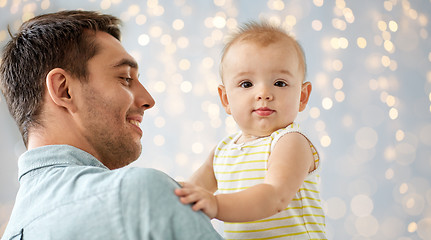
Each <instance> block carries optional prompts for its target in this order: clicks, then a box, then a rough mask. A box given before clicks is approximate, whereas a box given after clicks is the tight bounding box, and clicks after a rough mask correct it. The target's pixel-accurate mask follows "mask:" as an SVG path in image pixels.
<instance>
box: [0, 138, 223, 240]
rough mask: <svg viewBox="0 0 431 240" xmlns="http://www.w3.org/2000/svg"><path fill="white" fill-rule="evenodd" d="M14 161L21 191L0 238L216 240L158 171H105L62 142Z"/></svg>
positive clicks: (208, 225)
mask: <svg viewBox="0 0 431 240" xmlns="http://www.w3.org/2000/svg"><path fill="white" fill-rule="evenodd" d="M18 165H19V181H20V189H19V191H18V195H17V198H16V202H15V206H14V209H13V211H12V216H11V218H10V221H9V224H8V226H7V228H6V231H5V233H4V235H3V237H2V240H10V239H25V240H29V239H62V240H66V239H86V240H89V239H103V240H109V239H161V240H168V239H187V240H190V239H199V240H201V239H222V238H221V237H220V235H218V234H217V232H216V231H215V230H214V228H213V227H212V225H211V222H210V220H209V218H208V217H207V216H206V215H204V214H203V213H202V212H194V211H193V210H192V209H191V207H190V206H189V205H183V204H181V203H180V201H179V200H178V197H177V196H176V195H175V194H174V189H175V188H178V187H179V185H178V183H176V182H175V181H174V180H172V179H171V178H170V177H169V176H167V175H166V174H164V173H162V172H160V171H157V170H154V169H143V168H121V169H117V170H112V171H111V170H109V169H108V168H106V167H105V166H104V165H102V163H101V162H99V161H98V160H97V159H96V158H94V157H93V156H92V155H90V154H88V153H87V152H84V151H82V150H80V149H77V148H74V147H72V146H67V145H54V146H45V147H40V148H37V149H34V150H30V151H27V152H26V153H24V154H23V155H22V156H21V157H20V159H19V162H18Z"/></svg>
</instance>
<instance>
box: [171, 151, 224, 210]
mask: <svg viewBox="0 0 431 240" xmlns="http://www.w3.org/2000/svg"><path fill="white" fill-rule="evenodd" d="M213 158H214V149H213V150H212V151H211V153H210V155H209V156H208V158H207V160H206V161H205V163H204V164H203V165H202V166H201V167H200V168H199V169H198V170H197V171H196V172H195V173H194V174H193V175H192V177H191V178H190V180H189V182H185V183H183V184H182V185H183V187H182V188H180V189H176V190H175V194H176V195H177V196H179V197H180V201H181V202H182V203H184V204H189V203H193V206H192V208H193V210H195V211H199V210H202V211H203V212H204V213H205V214H206V215H208V217H210V218H214V217H215V215H216V213H217V202H216V199H215V196H214V195H213V194H214V192H215V191H216V190H217V181H216V179H215V175H214V169H213ZM191 199H193V201H191Z"/></svg>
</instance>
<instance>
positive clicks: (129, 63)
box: [112, 58, 138, 68]
mask: <svg viewBox="0 0 431 240" xmlns="http://www.w3.org/2000/svg"><path fill="white" fill-rule="evenodd" d="M123 66H129V67H131V68H138V63H137V62H136V61H134V60H131V59H127V58H124V59H121V60H120V61H119V62H118V63H116V64H114V65H113V66H112V67H113V68H119V67H123Z"/></svg>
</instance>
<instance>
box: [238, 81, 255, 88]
mask: <svg viewBox="0 0 431 240" xmlns="http://www.w3.org/2000/svg"><path fill="white" fill-rule="evenodd" d="M240 86H241V87H242V88H249V87H252V86H253V84H252V83H251V82H242V83H241V84H240Z"/></svg>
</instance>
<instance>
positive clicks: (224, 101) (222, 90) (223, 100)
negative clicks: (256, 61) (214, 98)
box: [218, 85, 231, 115]
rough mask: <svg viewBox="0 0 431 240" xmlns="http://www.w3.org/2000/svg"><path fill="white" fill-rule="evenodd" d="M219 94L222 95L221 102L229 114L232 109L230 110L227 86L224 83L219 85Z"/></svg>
mask: <svg viewBox="0 0 431 240" xmlns="http://www.w3.org/2000/svg"><path fill="white" fill-rule="evenodd" d="M218 95H219V97H220V101H221V104H222V105H223V107H224V110H225V111H226V113H227V114H229V115H230V114H231V111H230V107H229V100H228V98H227V93H226V88H225V86H223V85H219V86H218Z"/></svg>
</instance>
